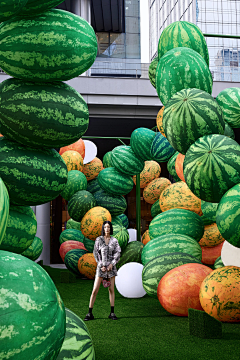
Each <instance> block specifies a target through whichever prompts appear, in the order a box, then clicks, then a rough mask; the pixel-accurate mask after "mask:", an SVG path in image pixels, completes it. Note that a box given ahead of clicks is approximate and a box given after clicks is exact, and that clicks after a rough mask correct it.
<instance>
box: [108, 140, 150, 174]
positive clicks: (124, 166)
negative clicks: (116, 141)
mask: <svg viewBox="0 0 240 360" xmlns="http://www.w3.org/2000/svg"><path fill="white" fill-rule="evenodd" d="M111 161H112V166H114V167H115V168H116V169H117V170H118V171H119V172H122V173H124V174H127V175H131V176H133V175H137V174H140V173H141V172H142V171H143V168H144V161H143V160H141V159H139V158H138V157H137V156H136V155H135V153H134V151H133V150H132V148H131V146H126V145H120V146H117V147H115V148H114V149H113V150H112V157H111Z"/></svg>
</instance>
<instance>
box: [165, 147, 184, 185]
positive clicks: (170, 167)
mask: <svg viewBox="0 0 240 360" xmlns="http://www.w3.org/2000/svg"><path fill="white" fill-rule="evenodd" d="M178 154H179V152H178V151H176V152H175V154H173V156H172V157H171V158H170V159H169V160H168V162H167V169H168V172H169V174H170V175H171V176H172V177H173V180H174V181H175V182H178V181H182V180H181V179H180V178H179V176H178V174H177V173H176V168H175V162H176V158H177V156H178Z"/></svg>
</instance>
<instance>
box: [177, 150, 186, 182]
mask: <svg viewBox="0 0 240 360" xmlns="http://www.w3.org/2000/svg"><path fill="white" fill-rule="evenodd" d="M184 159H185V155H183V154H180V153H178V156H177V157H176V161H175V170H176V173H177V176H178V177H179V178H180V179H181V180H182V181H184V182H185V179H184V176H183V162H184Z"/></svg>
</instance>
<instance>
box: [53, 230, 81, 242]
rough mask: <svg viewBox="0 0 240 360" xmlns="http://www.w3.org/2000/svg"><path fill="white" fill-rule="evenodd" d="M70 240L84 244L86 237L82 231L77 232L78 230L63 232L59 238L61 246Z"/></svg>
mask: <svg viewBox="0 0 240 360" xmlns="http://www.w3.org/2000/svg"><path fill="white" fill-rule="evenodd" d="M68 240H74V241H80V242H83V241H84V235H83V234H82V232H81V231H80V230H76V229H66V230H63V231H62V232H61V234H60V236H59V242H60V244H62V243H64V242H65V241H68Z"/></svg>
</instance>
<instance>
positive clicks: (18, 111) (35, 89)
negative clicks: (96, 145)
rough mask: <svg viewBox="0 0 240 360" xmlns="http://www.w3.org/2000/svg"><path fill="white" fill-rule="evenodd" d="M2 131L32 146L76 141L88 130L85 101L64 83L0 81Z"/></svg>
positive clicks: (13, 138) (8, 136)
mask: <svg viewBox="0 0 240 360" xmlns="http://www.w3.org/2000/svg"><path fill="white" fill-rule="evenodd" d="M0 98H1V107H0V126H1V134H2V135H4V136H5V137H6V138H7V139H9V140H13V141H17V142H19V143H21V144H23V145H28V146H33V147H36V148H38V147H40V148H42V147H43V146H44V147H48V148H54V147H55V148H56V147H63V146H67V145H70V144H72V143H74V142H76V141H77V140H78V139H79V138H80V137H81V136H82V135H83V134H84V133H85V132H86V130H87V128H88V124H89V112H88V107H87V103H86V101H85V100H84V99H83V97H82V96H81V95H80V94H79V93H78V92H77V91H76V90H75V89H73V88H72V87H71V86H69V85H67V84H65V83H62V82H55V83H32V82H27V81H22V80H19V79H13V78H11V79H7V80H5V81H3V82H2V83H1V84H0Z"/></svg>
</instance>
